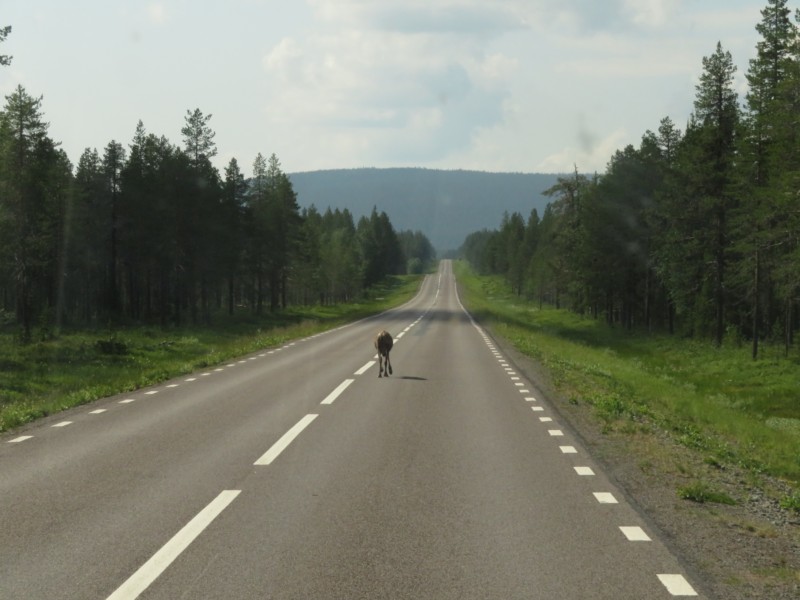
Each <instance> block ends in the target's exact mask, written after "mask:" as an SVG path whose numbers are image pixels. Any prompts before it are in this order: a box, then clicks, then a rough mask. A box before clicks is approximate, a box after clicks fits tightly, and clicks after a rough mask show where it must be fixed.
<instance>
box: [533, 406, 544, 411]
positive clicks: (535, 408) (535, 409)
mask: <svg viewBox="0 0 800 600" xmlns="http://www.w3.org/2000/svg"><path fill="white" fill-rule="evenodd" d="M531 410H532V411H533V412H542V411H543V410H544V408H543V407H541V406H531Z"/></svg>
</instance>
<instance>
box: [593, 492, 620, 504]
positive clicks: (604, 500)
mask: <svg viewBox="0 0 800 600" xmlns="http://www.w3.org/2000/svg"><path fill="white" fill-rule="evenodd" d="M594 497H595V498H596V499H597V501H598V502H599V503H600V504H617V499H616V498H614V495H613V494H609V493H608V492H594Z"/></svg>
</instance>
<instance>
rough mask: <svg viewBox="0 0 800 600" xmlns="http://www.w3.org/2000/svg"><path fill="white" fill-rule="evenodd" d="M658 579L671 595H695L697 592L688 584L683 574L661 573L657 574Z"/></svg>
mask: <svg viewBox="0 0 800 600" xmlns="http://www.w3.org/2000/svg"><path fill="white" fill-rule="evenodd" d="M658 578H659V580H660V581H661V583H662V584H664V587H665V588H667V591H668V592H669V593H670V594H672V595H673V596H697V592H695V591H694V588H693V587H692V586H691V585H689V582H688V581H686V579H685V578H684V576H683V575H676V574H672V573H661V574H659V576H658Z"/></svg>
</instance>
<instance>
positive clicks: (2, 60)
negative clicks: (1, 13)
mask: <svg viewBox="0 0 800 600" xmlns="http://www.w3.org/2000/svg"><path fill="white" fill-rule="evenodd" d="M9 33H11V25H6V26H5V27H0V43H3V42H5V41H6V38H7V37H8V34H9ZM12 58H13V57H12V56H9V55H8V54H0V65H4V66H8V65H10V64H11V59H12Z"/></svg>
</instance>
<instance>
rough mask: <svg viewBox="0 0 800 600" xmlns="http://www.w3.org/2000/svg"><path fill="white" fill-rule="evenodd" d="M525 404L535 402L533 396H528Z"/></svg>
mask: <svg viewBox="0 0 800 600" xmlns="http://www.w3.org/2000/svg"><path fill="white" fill-rule="evenodd" d="M525 402H536V398H534V397H533V396H528V397H527V398H525Z"/></svg>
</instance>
